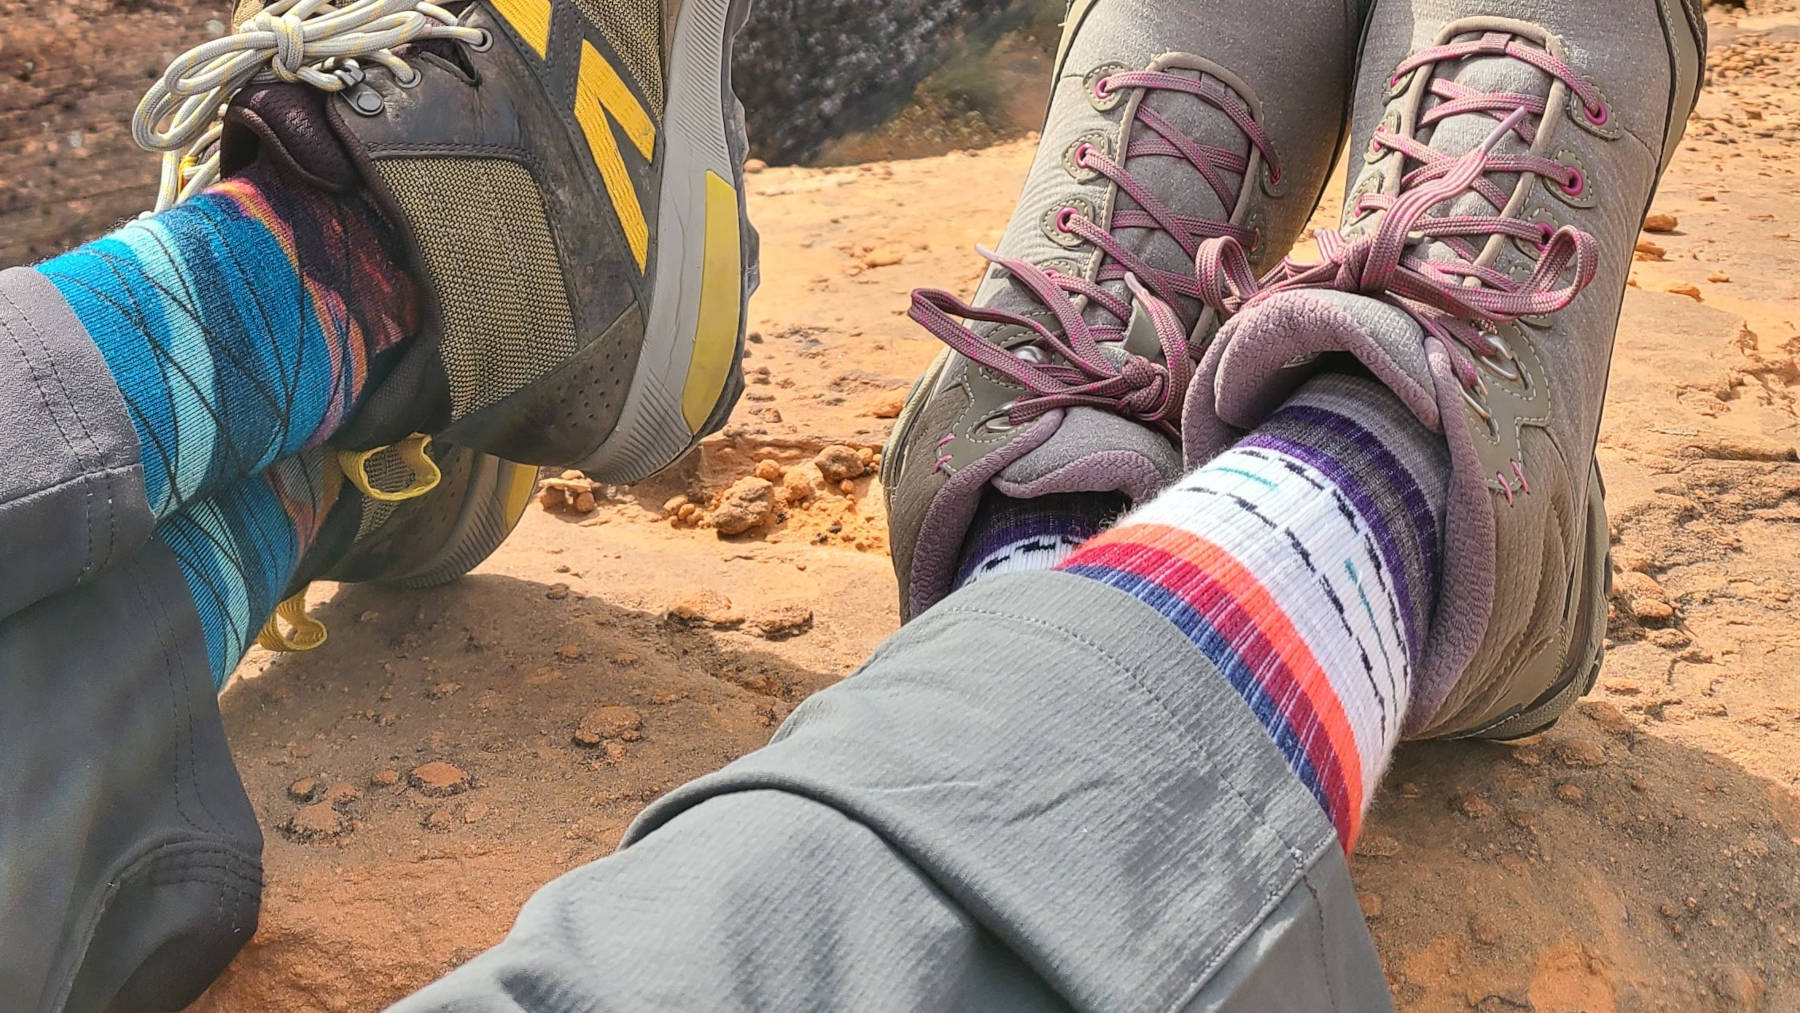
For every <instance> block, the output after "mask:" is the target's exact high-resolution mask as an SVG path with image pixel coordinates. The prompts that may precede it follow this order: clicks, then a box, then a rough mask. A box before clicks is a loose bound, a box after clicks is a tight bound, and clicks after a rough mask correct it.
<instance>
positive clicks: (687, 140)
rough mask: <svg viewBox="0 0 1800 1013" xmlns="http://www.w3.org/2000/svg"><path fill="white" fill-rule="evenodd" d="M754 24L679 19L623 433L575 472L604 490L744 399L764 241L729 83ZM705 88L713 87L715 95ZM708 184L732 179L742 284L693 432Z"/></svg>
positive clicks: (715, 15) (692, 11) (706, 12)
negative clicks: (715, 388) (722, 368)
mask: <svg viewBox="0 0 1800 1013" xmlns="http://www.w3.org/2000/svg"><path fill="white" fill-rule="evenodd" d="M749 14H750V0H688V2H687V3H685V4H683V5H682V8H681V11H680V13H679V14H678V15H677V19H676V25H675V32H674V40H673V45H672V46H671V56H670V64H669V75H668V84H669V87H668V100H667V102H666V103H665V111H664V124H665V126H664V141H663V144H664V152H663V154H664V158H665V166H664V170H663V184H662V193H661V195H660V197H659V203H658V209H659V210H658V218H657V222H658V237H657V252H656V264H655V275H656V277H655V279H654V281H653V283H652V287H651V303H650V306H649V308H648V309H649V318H648V320H647V321H646V324H645V328H644V349H643V352H642V354H641V355H640V356H639V359H638V366H637V372H636V373H635V374H634V376H633V377H632V382H631V387H630V392H629V393H628V394H627V396H626V401H625V407H624V409H623V411H622V412H621V413H620V416H619V420H618V423H617V424H616V425H615V426H614V428H613V430H612V432H611V433H610V434H609V435H608V436H607V438H606V439H605V440H604V441H603V442H602V443H601V444H600V446H599V447H597V448H596V449H595V450H594V451H593V452H592V453H590V454H589V455H587V456H586V457H585V458H584V459H583V460H581V461H580V462H578V464H577V465H576V466H577V467H579V468H580V469H581V470H582V471H584V472H587V473H588V474H590V475H593V476H594V477H595V478H597V479H598V480H600V481H603V482H611V483H618V484H628V483H631V482H637V481H641V480H643V479H645V478H648V477H650V476H651V475H654V474H656V473H657V472H659V471H662V470H663V469H665V468H667V467H669V466H670V465H672V464H674V463H675V462H676V461H679V460H681V459H682V458H683V457H685V456H687V454H688V453H690V452H691V451H692V450H693V449H694V448H695V447H696V446H698V445H699V443H700V441H701V440H702V439H704V438H705V437H707V436H709V435H711V434H712V433H715V432H717V431H718V430H719V429H720V428H721V427H723V426H724V424H725V421H726V419H727V418H729V417H730V414H731V411H732V409H733V408H734V407H735V406H736V404H737V400H738V398H739V396H741V395H742V393H743V389H744V374H743V355H744V335H745V330H746V324H747V320H746V312H747V308H748V305H749V300H750V295H751V294H752V293H753V292H755V291H756V288H757V286H758V284H759V283H760V281H761V265H760V263H759V262H758V258H759V254H760V239H759V237H758V236H757V233H756V229H755V228H754V227H753V226H752V225H751V224H750V219H749V213H748V210H747V206H746V201H745V193H744V162H745V161H746V160H747V159H748V158H749V153H750V142H749V137H748V134H747V133H746V131H745V127H744V106H743V103H742V102H740V101H739V100H738V98H737V93H736V91H735V90H733V88H732V84H731V50H732V45H733V42H734V41H735V39H736V37H737V33H738V31H739V30H740V29H741V28H742V27H743V25H744V22H745V20H746V19H747V18H748V17H749ZM705 82H716V90H714V89H713V87H712V86H711V85H709V84H707V83H705ZM709 95H710V97H709ZM709 173H710V174H713V175H717V176H719V177H720V178H721V179H724V180H729V182H730V183H731V186H732V188H733V189H734V190H735V192H736V198H737V215H738V264H739V267H740V269H741V275H742V278H741V281H740V293H739V301H738V312H737V334H736V335H735V336H734V344H733V346H732V362H731V366H730V369H729V370H728V372H727V375H726V378H725V383H724V385H723V389H722V390H721V391H720V392H719V395H718V397H717V399H716V401H715V402H714V404H713V406H712V409H711V410H710V411H709V412H708V413H707V415H706V417H705V420H704V421H703V422H702V424H701V425H700V426H699V428H698V431H696V430H695V428H694V427H693V426H692V425H691V423H690V421H689V419H688V417H687V415H686V413H685V412H684V410H683V400H684V387H685V385H686V384H687V382H688V375H689V369H690V367H691V366H692V365H693V357H694V352H695V346H696V328H697V326H698V325H699V317H700V307H699V306H698V300H699V293H698V292H697V291H696V290H697V289H698V288H699V286H698V285H697V279H699V278H701V277H703V272H704V267H705V258H706V250H705V237H704V235H695V234H692V233H690V232H689V231H688V229H690V228H691V224H690V223H691V221H692V219H693V218H694V217H695V211H694V209H695V208H696V207H700V208H704V206H705V204H704V201H705V193H706V177H707V175H708V174H709ZM695 231H698V232H701V233H703V232H704V229H700V230H695Z"/></svg>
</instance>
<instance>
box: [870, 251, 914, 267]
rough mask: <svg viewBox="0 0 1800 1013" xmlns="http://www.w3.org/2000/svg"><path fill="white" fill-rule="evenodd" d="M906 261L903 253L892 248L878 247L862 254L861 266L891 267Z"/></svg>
mask: <svg viewBox="0 0 1800 1013" xmlns="http://www.w3.org/2000/svg"><path fill="white" fill-rule="evenodd" d="M905 259H906V253H905V251H903V250H901V249H900V248H898V247H894V246H880V247H876V248H875V249H873V250H870V251H869V252H868V253H865V254H863V259H862V266H863V267H865V268H876V267H893V266H894V265H895V264H898V263H900V262H902V261H904V260H905Z"/></svg>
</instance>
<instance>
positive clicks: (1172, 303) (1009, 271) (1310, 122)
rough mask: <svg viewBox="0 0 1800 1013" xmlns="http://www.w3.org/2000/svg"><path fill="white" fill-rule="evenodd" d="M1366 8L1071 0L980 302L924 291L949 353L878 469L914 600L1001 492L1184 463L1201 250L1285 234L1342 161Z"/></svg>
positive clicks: (934, 592) (1318, 2) (1154, 483)
mask: <svg viewBox="0 0 1800 1013" xmlns="http://www.w3.org/2000/svg"><path fill="white" fill-rule="evenodd" d="M1360 7H1361V4H1360V3H1359V2H1358V0H1306V2H1303V3H1295V4H1289V5H1287V6H1286V7H1285V8H1284V9H1283V12H1282V13H1283V20H1284V22H1286V23H1288V24H1292V25H1297V26H1304V30H1302V31H1271V30H1270V27H1269V24H1268V10H1269V9H1268V7H1267V5H1266V4H1261V3H1252V2H1248V0H1183V2H1171V3H1158V4H1146V3H1138V2H1133V0H1078V2H1076V3H1074V4H1073V5H1072V6H1071V9H1070V11H1069V16H1068V20H1067V23H1066V24H1065V27H1064V31H1063V41H1062V47H1061V51H1060V53H1059V54H1058V57H1057V63H1056V72H1055V81H1056V84H1055V90H1054V92H1053V94H1052V97H1051V104H1050V111H1049V116H1048V119H1047V120H1046V122H1045V125H1044V131H1043V139H1042V141H1040V143H1039V147H1038V151H1037V158H1036V161H1035V162H1034V163H1033V165H1032V170H1031V175H1030V176H1029V177H1028V179H1027V180H1026V183H1025V192H1024V194H1023V195H1022V196H1021V198H1020V200H1019V205H1018V208H1017V210H1016V211H1015V212H1014V213H1013V219H1012V223H1011V225H1010V226H1009V227H1008V229H1007V231H1006V236H1005V238H1004V240H1003V241H1002V242H1001V244H1000V250H999V252H997V253H994V252H990V251H987V250H982V251H981V252H982V255H983V256H985V257H986V258H987V259H988V260H989V261H990V262H991V265H992V266H991V267H990V269H989V271H988V274H987V276H986V278H985V279H984V280H983V282H982V284H981V286H980V289H979V291H978V292H977V293H976V296H975V299H974V301H973V303H972V304H970V303H965V302H964V301H962V300H961V299H959V298H957V297H956V296H953V295H951V294H950V293H948V292H942V291H920V292H917V293H914V296H913V308H912V318H913V319H914V320H916V321H918V322H919V323H920V324H922V325H923V326H924V327H925V328H926V329H927V330H929V331H930V332H931V333H932V334H934V335H936V336H937V337H939V338H941V339H943V341H944V342H945V343H946V344H947V345H948V346H949V348H948V349H947V350H946V351H945V352H944V353H943V354H942V355H940V356H939V357H938V359H937V361H936V362H934V363H933V364H932V365H931V368H930V369H928V370H927V371H926V373H925V375H924V376H923V377H921V378H920V379H919V382H918V383H917V384H915V385H914V387H913V390H912V393H911V395H910V396H909V397H908V399H907V403H906V407H905V409H904V410H903V411H902V412H901V415H900V418H899V420H898V421H897V422H896V423H895V426H894V431H893V434H892V436H891V437H890V438H889V440H888V444H887V450H886V453H885V454H884V455H883V460H882V482H883V485H884V486H885V488H886V490H887V504H888V523H889V529H890V536H891V544H892V546H893V555H894V566H895V570H896V571H897V573H898V575H899V578H900V597H901V611H902V613H903V614H904V615H905V616H907V617H908V618H910V617H911V616H914V615H917V614H918V613H919V612H922V611H924V610H925V609H927V608H929V607H930V606H931V605H932V604H933V603H935V602H936V601H938V600H939V599H940V598H942V597H943V596H944V595H945V594H947V593H948V592H949V590H950V586H951V584H952V581H953V579H954V576H955V573H956V568H957V560H958V556H959V553H960V550H961V548H962V543H963V539H964V536H965V534H966V533H967V531H968V527H969V524H970V521H971V519H972V518H973V516H974V514H975V510H976V507H977V505H978V504H979V503H980V501H981V498H982V496H983V493H984V491H985V490H986V489H987V488H989V487H990V486H991V487H993V488H995V489H997V490H999V491H1000V492H1002V493H1004V494H1006V495H1008V496H1012V497H1017V498H1030V497H1035V496H1041V495H1046V494H1052V493H1072V492H1122V493H1124V494H1125V495H1126V496H1127V497H1129V498H1131V499H1133V500H1140V501H1141V500H1143V499H1145V498H1148V497H1149V496H1151V495H1153V494H1154V493H1156V492H1157V491H1158V490H1160V489H1161V488H1162V487H1163V486H1165V485H1167V484H1168V483H1169V482H1170V481H1172V480H1173V479H1175V478H1176V477H1177V476H1178V475H1179V474H1180V473H1181V471H1182V470H1183V469H1182V462H1181V456H1180V453H1179V450H1178V446H1179V439H1178V426H1179V422H1180V418H1181V407H1182V400H1183V397H1184V394H1185V391H1186V388H1187V384H1188V379H1189V377H1190V376H1191V375H1192V372H1193V366H1194V360H1196V359H1198V358H1199V356H1200V354H1201V352H1202V351H1203V350H1204V349H1205V347H1206V343H1207V341H1208V340H1210V339H1211V337H1212V334H1213V332H1214V330H1215V329H1216V327H1217V324H1218V318H1217V316H1216V314H1214V313H1213V312H1212V311H1211V310H1209V309H1208V308H1207V307H1206V306H1205V305H1204V304H1203V303H1202V301H1201V299H1200V295H1201V292H1200V289H1199V288H1198V286H1197V285H1196V284H1195V281H1194V277H1193V260H1194V256H1195V254H1196V253H1197V252H1198V251H1199V248H1200V244H1201V243H1202V242H1204V241H1205V240H1208V239H1212V238H1218V237H1229V238H1230V239H1231V240H1232V241H1233V242H1234V243H1235V244H1237V246H1238V247H1239V248H1242V249H1244V250H1246V251H1248V256H1249V257H1250V258H1251V259H1252V260H1253V261H1255V262H1257V263H1270V264H1272V263H1274V262H1275V261H1276V260H1277V259H1279V258H1280V257H1281V256H1282V255H1283V254H1285V253H1286V252H1287V250H1288V248H1289V247H1290V246H1291V245H1292V244H1293V242H1294V240H1295V238H1296V237H1297V236H1298V234H1299V231H1300V229H1301V228H1302V227H1303V226H1304V225H1305V222H1306V219H1307V217H1308V216H1309V215H1310V214H1311V213H1312V209H1313V207H1314V205H1315V203H1316V201H1317V198H1318V195H1319V194H1320V192H1321V190H1322V189H1323V187H1324V185H1325V181H1326V178H1327V176H1328V175H1329V173H1330V168H1331V165H1332V162H1333V159H1334V157H1335V156H1336V154H1337V153H1338V152H1339V151H1341V146H1342V144H1343V139H1344V136H1345V127H1346V123H1347V111H1348V101H1349V78H1350V66H1351V55H1350V54H1351V49H1352V47H1353V45H1354V44H1355V41H1356V38H1357V33H1358V30H1359V28H1360V24H1361V14H1360Z"/></svg>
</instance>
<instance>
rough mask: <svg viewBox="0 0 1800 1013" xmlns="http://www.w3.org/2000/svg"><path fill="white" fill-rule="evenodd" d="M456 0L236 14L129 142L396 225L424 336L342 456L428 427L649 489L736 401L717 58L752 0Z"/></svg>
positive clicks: (752, 246) (173, 181)
mask: <svg viewBox="0 0 1800 1013" xmlns="http://www.w3.org/2000/svg"><path fill="white" fill-rule="evenodd" d="M448 6H449V7H450V8H454V13H452V12H451V11H447V10H445V9H444V8H443V7H439V6H435V5H433V4H429V3H423V2H407V0H388V2H385V3H380V4H375V3H371V2H368V0H362V2H358V3H352V4H344V3H337V4H327V5H321V4H316V3H312V2H310V0H309V2H306V3H298V4H296V3H295V2H294V0H271V2H268V3H263V2H260V0H241V2H240V4H239V6H238V12H237V14H236V15H235V17H234V19H233V23H234V25H235V26H236V28H237V30H236V31H235V32H234V34H232V35H229V36H226V37H224V38H221V39H217V40H215V41H213V42H211V43H208V44H206V45H204V46H201V47H198V48H197V49H195V50H193V51H191V52H190V53H188V54H187V55H186V56H184V57H182V58H181V59H180V60H178V61H176V63H175V64H174V65H173V66H172V67H171V68H170V69H169V71H168V72H167V73H166V74H165V75H164V77H163V79H162V80H161V81H159V82H158V84H157V85H156V86H155V87H154V88H152V90H151V92H150V94H149V95H147V96H146V99H145V104H144V106H143V108H142V109H140V111H139V115H138V118H137V121H136V123H135V128H136V131H137V136H138V138H139V140H140V142H141V143H143V144H145V145H146V146H149V147H154V148H157V149H158V150H164V151H166V152H168V153H169V156H170V158H171V159H172V161H170V162H167V163H166V165H165V170H164V183H165V199H167V198H168V197H169V196H170V191H171V190H175V191H176V192H177V193H187V192H191V191H192V190H193V189H194V188H195V187H196V186H199V185H203V184H204V182H205V181H206V180H207V179H208V178H209V177H210V176H211V175H213V174H216V173H218V172H223V173H224V174H226V175H229V174H231V173H232V172H234V171H236V170H238V169H239V168H241V167H242V166H245V165H247V164H249V163H250V162H251V161H252V160H254V159H257V158H267V159H271V160H273V161H274V162H276V163H277V164H278V165H279V166H281V167H282V168H283V169H284V170H285V171H286V173H287V174H288V176H289V177H290V178H294V179H298V180H301V181H304V182H306V183H310V184H312V185H315V186H319V187H322V188H324V189H327V190H332V191H337V192H342V191H347V190H353V189H359V188H360V189H366V190H367V191H368V193H369V194H370V196H371V197H372V199H373V200H374V201H375V202H376V203H377V205H378V206H379V207H380V208H381V210H382V211H383V213H385V214H386V215H387V216H388V217H389V218H390V219H391V220H392V221H393V223H394V224H395V226H396V228H397V229H398V231H399V232H400V234H401V235H402V237H403V239H404V242H405V245H406V247H407V253H408V264H407V267H408V268H409V269H410V270H411V271H412V273H413V275H414V276H415V278H416V279H417V280H418V281H419V282H420V287H421V290H422V293H423V295H424V302H425V304H426V305H425V306H424V307H423V309H424V311H425V312H424V318H425V320H424V328H423V331H422V333H421V334H420V335H419V336H418V337H417V338H416V339H415V340H413V341H411V342H409V343H408V344H407V345H406V346H405V348H404V351H403V353H402V354H401V355H400V358H399V361H398V362H397V363H396V364H395V365H394V366H393V368H392V369H391V370H389V371H388V372H387V373H386V374H385V376H384V377H383V378H381V379H380V380H379V381H378V382H376V383H374V384H372V387H371V393H370V394H369V396H368V397H367V398H366V400H365V403H364V404H362V405H361V406H360V407H359V410H358V413H357V415H356V416H355V417H354V418H353V419H352V421H351V424H350V426H349V427H347V428H346V429H345V430H344V431H343V432H341V433H339V434H337V436H335V437H334V443H337V444H338V445H341V446H347V447H353V448H356V449H366V448H369V447H373V446H377V445H380V444H384V443H395V442H398V441H399V440H401V439H403V438H405V437H407V436H408V435H410V434H412V433H415V432H425V433H432V434H438V435H442V436H444V437H445V438H447V439H449V440H452V441H453V442H455V443H457V444H460V445H462V446H466V447H471V448H474V449H476V450H480V451H482V452H484V453H490V454H494V455H497V456H499V457H503V458H506V459H508V460H513V461H520V462H526V463H532V464H545V465H558V466H565V467H579V468H582V469H583V470H586V471H590V472H593V473H594V474H595V475H596V477H599V478H601V479H603V480H605V481H608V482H632V481H636V480H638V479H641V478H644V477H645V476H647V475H649V474H651V473H653V472H655V471H657V470H659V469H661V468H663V467H665V466H667V465H668V464H670V463H672V462H674V461H675V460H677V459H678V458H680V457H681V456H682V455H683V454H685V453H686V452H687V451H688V450H690V449H691V448H692V447H693V446H694V445H695V444H696V443H697V442H698V441H699V440H700V438H701V437H703V436H704V435H706V434H707V433H710V432H713V431H715V430H716V429H718V428H719V427H720V426H722V425H723V424H724V421H725V418H726V416H727V415H728V414H729V412H730V409H731V406H732V404H733V403H734V402H735V401H736V399H737V395H738V393H739V392H740V391H741V390H742V387H743V378H742V371H741V369H740V366H739V360H740V358H741V354H742V339H743V328H744V307H745V301H746V299H747V298H748V296H749V293H750V291H751V290H752V289H753V288H754V286H755V283H756V268H755V257H756V243H755V234H754V232H752V230H751V229H750V227H749V224H748V222H747V221H746V220H745V218H744V213H743V177H742V173H743V163H744V158H745V154H746V142H745V139H744V127H743V114H742V107H741V106H740V105H739V104H738V102H737V99H736V97H735V96H734V94H733V92H732V89H731V74H730V69H731V61H730V54H731V43H732V39H733V37H734V35H735V34H736V32H737V29H738V28H739V26H741V25H742V24H743V22H744V18H745V17H746V16H747V14H748V11H749V0H477V2H473V3H456V4H449V5H448ZM259 72H260V73H259ZM252 75H256V76H254V77H253V76H252ZM227 102H228V103H229V107H228V110H227V112H226V113H225V115H224V123H223V133H222V135H221V134H216V133H212V132H204V130H205V128H206V127H207V125H208V121H209V120H210V118H211V117H212V115H213V113H214V112H215V111H216V110H217V109H218V108H219V107H220V106H221V105H222V104H225V103H227ZM215 137H216V138H217V143H216V144H214V143H213V142H214V138H215ZM184 151H187V152H189V153H190V154H191V156H192V157H191V158H189V159H181V158H179V157H175V156H179V155H181V154H182V153H183V152H184ZM177 184H179V186H178V185H177Z"/></svg>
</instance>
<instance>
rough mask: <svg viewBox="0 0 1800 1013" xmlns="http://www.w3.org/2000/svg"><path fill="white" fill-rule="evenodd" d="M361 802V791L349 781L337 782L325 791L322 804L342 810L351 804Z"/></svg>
mask: <svg viewBox="0 0 1800 1013" xmlns="http://www.w3.org/2000/svg"><path fill="white" fill-rule="evenodd" d="M361 800H362V790H361V789H359V788H357V787H356V786H355V785H353V784H351V783H350V782H349V781H338V782H335V783H334V784H332V785H331V787H329V788H326V789H325V797H324V802H325V804H326V805H329V806H331V807H332V808H334V809H342V808H344V807H345V806H347V805H349V804H350V803H352V802H358V801H361Z"/></svg>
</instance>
